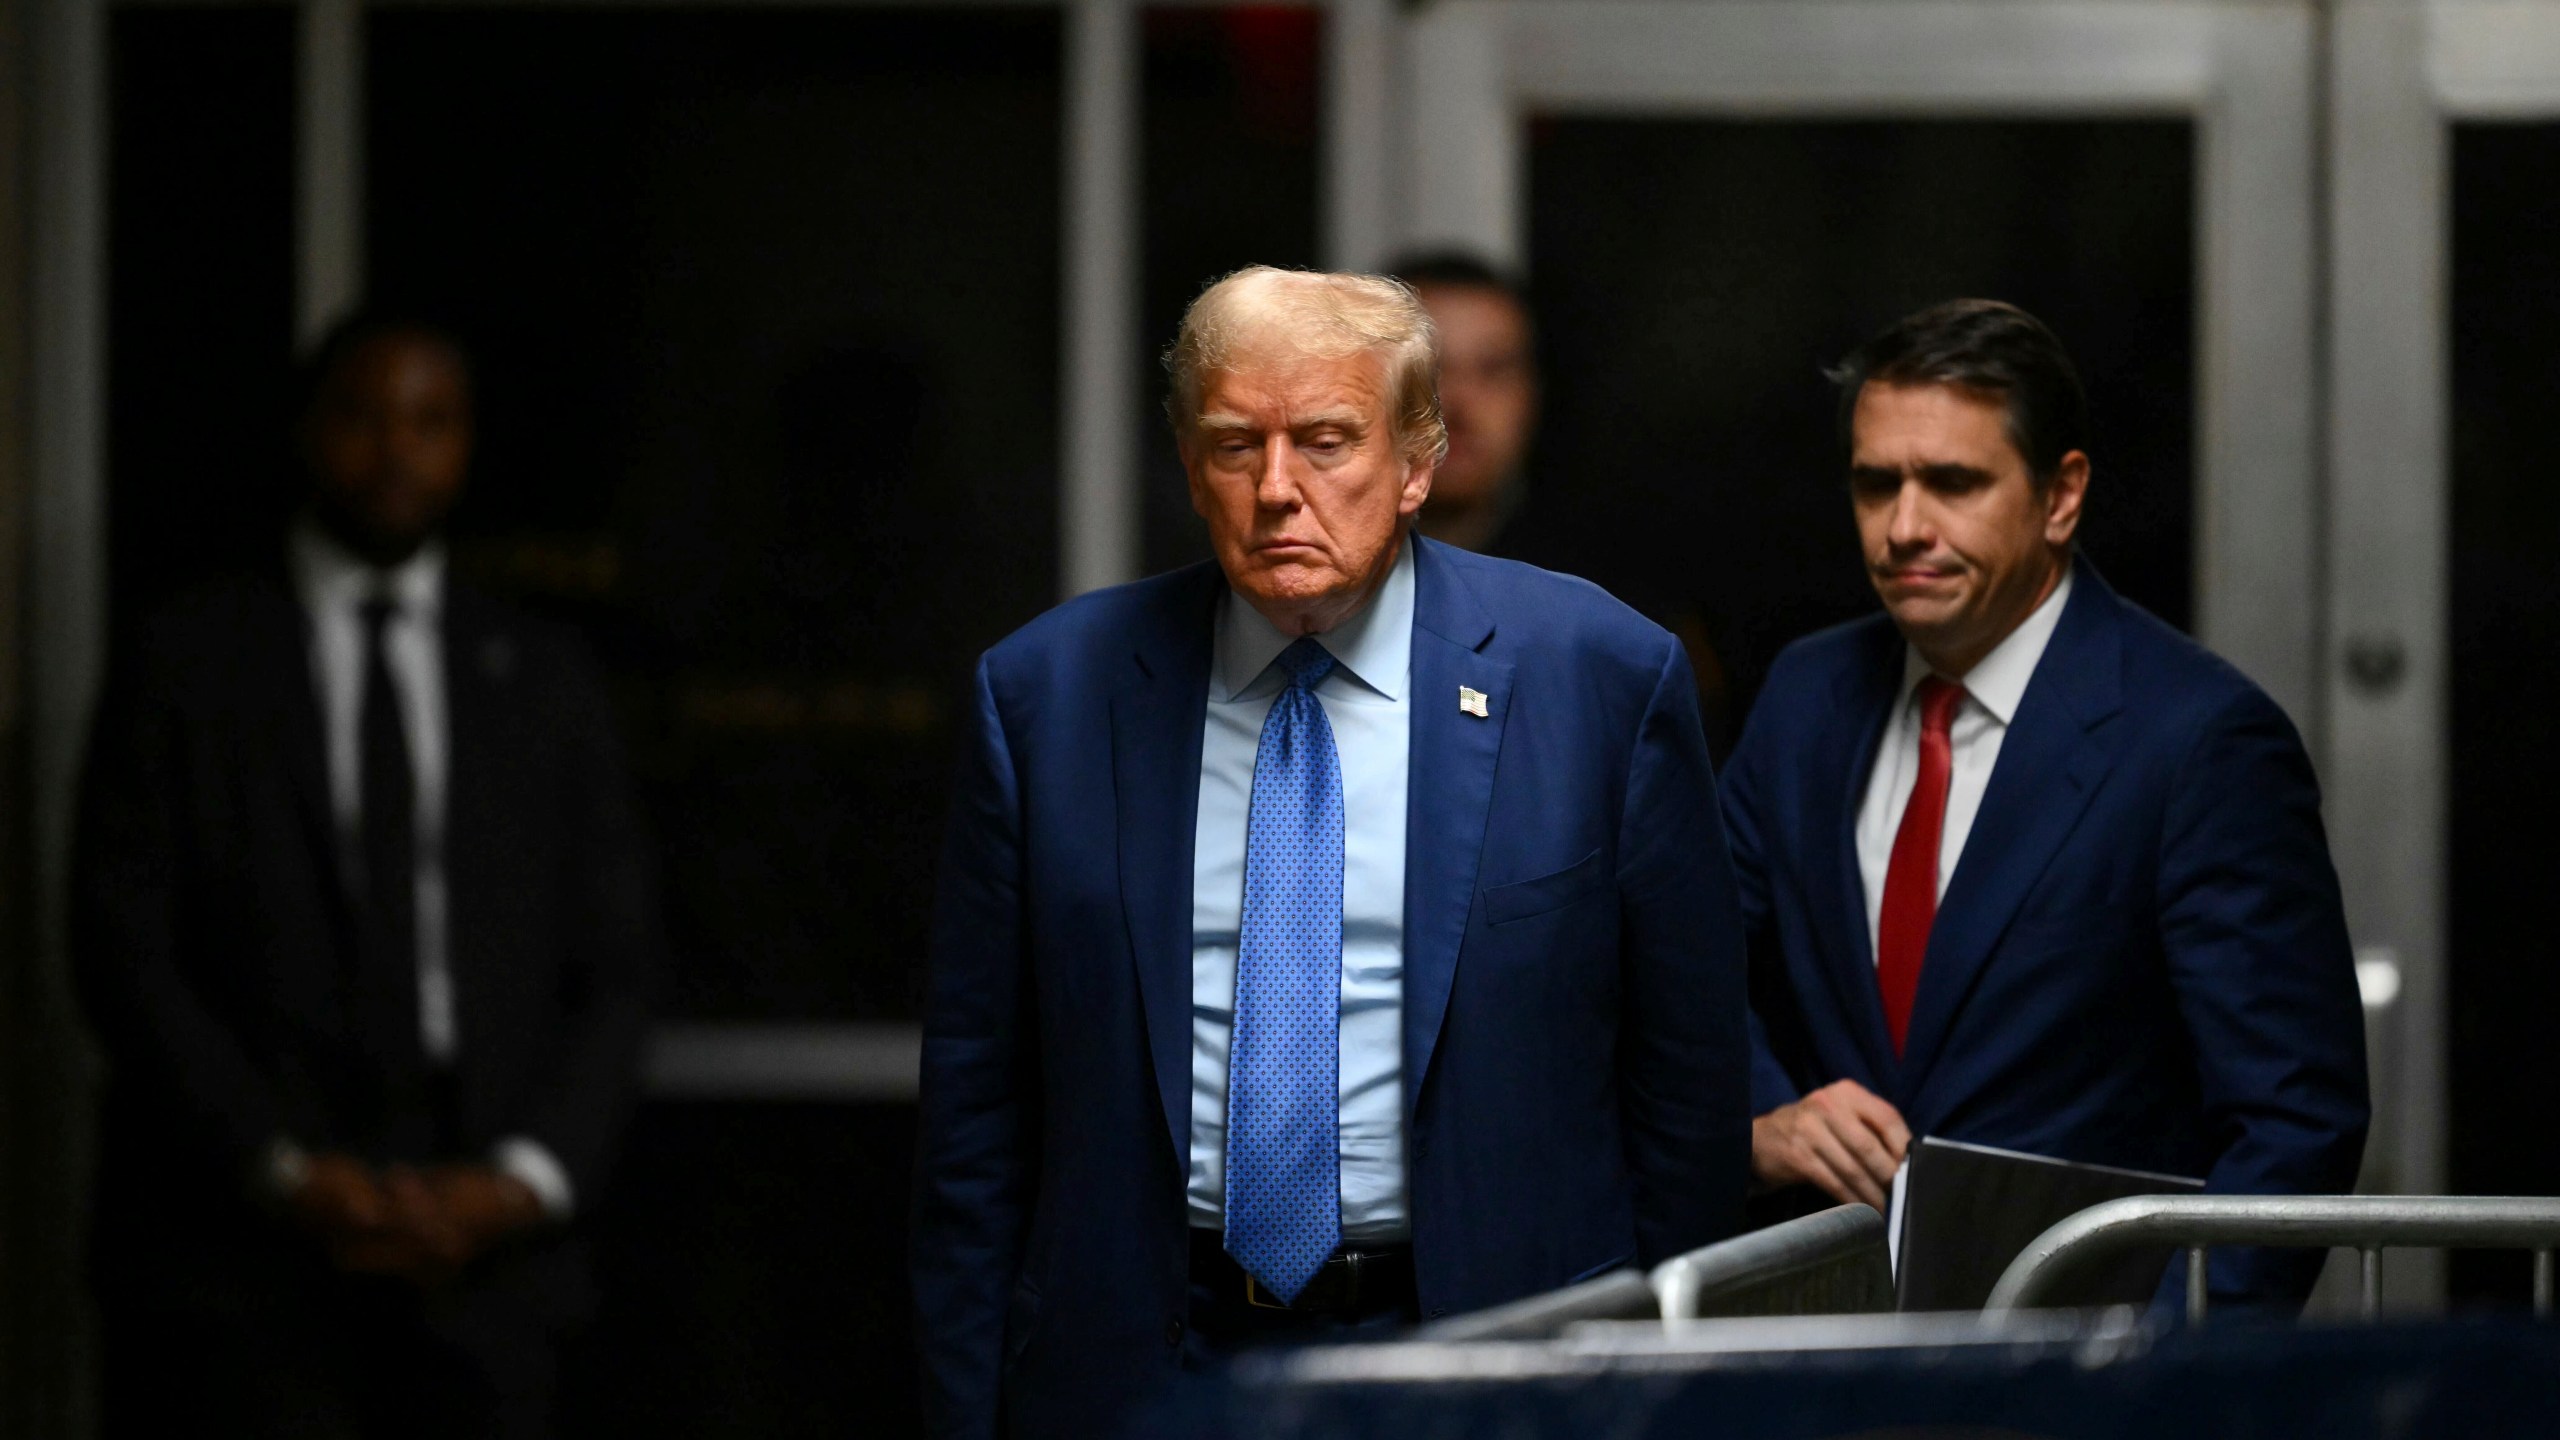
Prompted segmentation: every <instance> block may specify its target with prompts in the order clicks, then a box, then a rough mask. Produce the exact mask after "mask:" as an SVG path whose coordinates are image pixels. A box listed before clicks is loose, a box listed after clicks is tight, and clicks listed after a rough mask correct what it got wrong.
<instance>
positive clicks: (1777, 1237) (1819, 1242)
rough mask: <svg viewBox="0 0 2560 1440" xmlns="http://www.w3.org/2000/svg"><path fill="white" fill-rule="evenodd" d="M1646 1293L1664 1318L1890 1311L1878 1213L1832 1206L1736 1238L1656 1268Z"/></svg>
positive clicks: (1889, 1276) (1889, 1267) (1888, 1270)
mask: <svg viewBox="0 0 2560 1440" xmlns="http://www.w3.org/2000/svg"><path fill="white" fill-rule="evenodd" d="M1653 1291H1654V1294H1656V1295H1658V1296H1660V1297H1661V1300H1662V1318H1663V1319H1665V1320H1698V1319H1708V1318H1718V1317H1739V1316H1754V1315H1860V1314H1869V1313H1873V1312H1876V1311H1883V1310H1891V1309H1892V1308H1893V1262H1892V1259H1891V1257H1890V1252H1889V1251H1888V1250H1887V1249H1886V1246H1885V1229H1884V1217H1883V1216H1882V1215H1879V1214H1877V1213H1876V1212H1875V1211H1874V1210H1873V1209H1871V1208H1869V1207H1867V1206H1865V1205H1835V1206H1833V1207H1832V1208H1831V1209H1828V1210H1825V1211H1822V1212H1820V1213H1819V1214H1814V1215H1807V1216H1804V1217H1802V1218H1800V1219H1796V1220H1789V1221H1787V1222H1786V1223H1785V1224H1783V1225H1772V1226H1770V1227H1769V1228H1767V1229H1765V1230H1754V1231H1752V1232H1750V1233H1749V1234H1747V1235H1737V1236H1735V1237H1734V1238H1732V1239H1730V1240H1725V1241H1721V1242H1719V1243H1717V1244H1714V1245H1709V1246H1706V1247H1705V1248H1703V1249H1698V1250H1692V1251H1690V1252H1689V1253H1688V1254H1686V1255H1683V1256H1681V1257H1679V1258H1678V1259H1676V1260H1667V1261H1665V1262H1663V1263H1662V1264H1661V1265H1658V1266H1656V1267H1655V1268H1654V1272H1653Z"/></svg>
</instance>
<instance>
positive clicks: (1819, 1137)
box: [1751, 1080, 1911, 1210]
mask: <svg viewBox="0 0 2560 1440" xmlns="http://www.w3.org/2000/svg"><path fill="white" fill-rule="evenodd" d="M1910 1146H1911V1127H1909V1126H1907V1125H1905V1124H1903V1123H1902V1116H1901V1114H1900V1113H1899V1112H1897V1111H1896V1110H1895V1109H1894V1108H1893V1107H1892V1106H1891V1105H1889V1104H1886V1103H1885V1102H1884V1100H1882V1099H1881V1098H1879V1097H1878V1096H1877V1095H1876V1094H1875V1092H1874V1091H1871V1090H1869V1089H1867V1088H1866V1087H1865V1086H1863V1085H1860V1084H1859V1083H1858V1082H1857V1081H1855V1080H1835V1081H1833V1082H1832V1083H1830V1084H1828V1085H1825V1086H1823V1087H1822V1088H1821V1089H1819V1090H1816V1091H1814V1092H1813V1093H1812V1094H1810V1095H1807V1096H1806V1097H1804V1098H1803V1099H1801V1100H1798V1101H1797V1102H1795V1103H1794V1104H1792V1105H1781V1106H1779V1107H1778V1108H1777V1109H1775V1110H1772V1111H1770V1112H1769V1113H1768V1114H1766V1115H1763V1116H1761V1117H1759V1118H1758V1119H1756V1120H1753V1121H1752V1122H1751V1176H1752V1178H1753V1179H1755V1180H1758V1181H1759V1182H1760V1183H1762V1184H1764V1185H1770V1186H1779V1185H1799V1184H1812V1185H1815V1186H1818V1187H1820V1188H1821V1189H1822V1190H1824V1191H1825V1192H1827V1193H1828V1194H1830V1195H1831V1196H1832V1197H1833V1198H1834V1199H1837V1200H1840V1201H1843V1202H1854V1203H1857V1204H1862V1205H1872V1206H1874V1207H1875V1208H1876V1209H1878V1210H1882V1209H1884V1208H1885V1201H1886V1197H1887V1196H1888V1195H1889V1194H1890V1193H1891V1191H1892V1187H1893V1172H1894V1171H1895V1169H1896V1168H1898V1167H1899V1166H1900V1165H1901V1164H1902V1154H1903V1152H1904V1151H1905V1150H1907V1149H1909V1148H1910Z"/></svg>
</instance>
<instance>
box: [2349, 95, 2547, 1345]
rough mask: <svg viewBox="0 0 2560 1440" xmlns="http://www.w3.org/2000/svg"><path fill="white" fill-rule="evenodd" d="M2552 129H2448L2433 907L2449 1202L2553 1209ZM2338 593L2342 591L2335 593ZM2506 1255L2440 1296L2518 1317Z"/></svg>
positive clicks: (2479, 1262)
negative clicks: (2447, 759) (2448, 515)
mask: <svg viewBox="0 0 2560 1440" xmlns="http://www.w3.org/2000/svg"><path fill="white" fill-rule="evenodd" d="M2555 175H2560V125H2551V124H2541V125H2463V126H2458V127H2456V128H2455V130H2454V134H2453V177H2452V178H2453V235H2452V248H2453V308H2452V325H2451V330H2452V337H2453V356H2452V359H2453V405H2452V409H2451V412H2450V416H2449V419H2450V422H2451V429H2452V439H2453V457H2452V458H2453V527H2452V536H2451V540H2452V544H2451V556H2450V562H2449V563H2450V568H2451V573H2452V582H2453V583H2452V601H2453V603H2452V606H2451V623H2452V630H2453V633H2452V635H2451V636H2450V637H2449V640H2450V658H2451V668H2452V676H2453V682H2452V696H2451V702H2452V705H2451V708H2452V716H2453V734H2452V737H2451V744H2450V746H2449V747H2448V753H2449V754H2450V756H2451V759H2452V765H2451V769H2450V772H2449V775H2448V780H2449V782H2450V784H2449V788H2450V790H2451V792H2452V797H2453V806H2452V809H2453V813H2452V816H2451V825H2450V832H2451V839H2452V852H2451V854H2450V855H2449V856H2448V869H2447V878H2448V881H2449V886H2448V890H2447V894H2446V897H2445V898H2446V911H2447V914H2448V915H2449V916H2450V918H2451V929H2452V935H2451V956H2452V968H2451V973H2450V975H2449V977H2448V978H2449V982H2450V995H2449V999H2448V1009H2449V1012H2450V1014H2451V1016H2452V1022H2453V1023H2452V1033H2451V1034H2450V1035H2449V1036H2448V1037H2447V1046H2448V1051H2449V1054H2450V1059H2451V1070H2452V1074H2451V1079H2452V1099H2453V1107H2452V1108H2453V1134H2452V1137H2451V1139H2452V1158H2453V1188H2454V1189H2455V1190H2456V1191H2458V1192H2463V1193H2469V1194H2478V1195H2552V1194H2560V1150H2555V1148H2554V1147H2553V1146H2552V1145H2551V1144H2550V1143H2549V1142H2548V1141H2547V1140H2546V1139H2544V1138H2543V1132H2544V1129H2545V1127H2546V1126H2547V1125H2548V1124H2549V1123H2550V1116H2551V1109H2552V1102H2553V1100H2554V1099H2555V1097H2560V1046H2554V1045H2553V1044H2552V1042H2551V1031H2552V1024H2553V1020H2554V1017H2560V947H2555V946H2554V944H2553V940H2552V924H2551V915H2550V897H2551V881H2552V874H2551V842H2550V835H2551V824H2552V817H2553V816H2554V815H2555V814H2560V747H2555V746H2554V744H2553V742H2552V736H2553V733H2554V728H2555V721H2560V563H2555V562H2554V557H2553V544H2554V542H2555V540H2560V485H2555V484H2554V483H2553V482H2552V479H2551V476H2550V474H2549V472H2548V468H2547V465H2546V464H2545V463H2544V461H2545V457H2547V456H2548V455H2549V453H2550V437H2551V425H2552V416H2553V414H2554V413H2555V401H2560V349H2555V348H2554V346H2553V337H2554V336H2555V335H2560V271H2555V268H2554V264H2553V257H2555V256H2560V192H2555V191H2554V189H2553V187H2552V183H2551V181H2552V177H2553V176H2555ZM2349 583H2351V582H2349ZM2529 1273H2530V1272H2529V1270H2528V1268H2527V1267H2526V1266H2525V1265H2524V1264H2523V1262H2522V1261H2521V1260H2520V1259H2519V1258H2518V1257H2516V1256H2513V1255H2461V1254H2457V1255H2456V1256H2455V1257H2454V1259H2453V1269H2452V1275H2453V1280H2454V1284H2455V1287H2456V1293H2457V1294H2461V1295H2466V1296H2470V1297H2475V1298H2496V1299H2500V1300H2503V1301H2506V1302H2508V1303H2512V1304H2521V1303H2523V1301H2524V1300H2525V1298H2526V1296H2527V1294H2528V1291H2529V1288H2530V1286H2529V1281H2528V1278H2527V1277H2528V1275H2529Z"/></svg>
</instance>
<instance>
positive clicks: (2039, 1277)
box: [1983, 1195, 2560, 1323]
mask: <svg viewBox="0 0 2560 1440" xmlns="http://www.w3.org/2000/svg"><path fill="white" fill-rule="evenodd" d="M2215 1245H2277V1246H2291V1247H2300V1248H2316V1249H2328V1248H2330V1247H2332V1246H2343V1247H2348V1248H2352V1249H2355V1250H2357V1251H2359V1252H2361V1254H2362V1256H2363V1261H2364V1264H2363V1270H2364V1314H2365V1316H2366V1318H2368V1319H2370V1318H2372V1317H2373V1316H2375V1315H2376V1314H2378V1313H2380V1311H2381V1308H2382V1252H2383V1251H2384V1250H2385V1249H2388V1248H2392V1247H2403V1248H2406V1247H2425V1248H2430V1249H2444V1250H2530V1251H2532V1252H2533V1311H2534V1313H2535V1314H2536V1315H2539V1316H2545V1317H2547V1316H2549V1315H2550V1314H2551V1305H2552V1293H2551V1292H2552V1252H2553V1251H2554V1250H2555V1249H2560V1199H2540V1198H2519V1197H2506V1196H2491V1195H2136V1196H2133V1197H2132V1198H2130V1199H2125V1200H2110V1201H2108V1202H2107V1203H2105V1204H2103V1205H2095V1206H2091V1207H2090V1208H2089V1209H2086V1210H2083V1211H2081V1212H2080V1213H2079V1214H2077V1215H2074V1216H2072V1217H2071V1218H2069V1219H2067V1220H2064V1221H2062V1222H2061V1223H2060V1224H2057V1225H2055V1226H2054V1227H2053V1228H2052V1229H2050V1230H2047V1231H2045V1232H2044V1233H2043V1234H2042V1235H2039V1236H2037V1237H2036V1238H2035V1240H2034V1242H2033V1243H2031V1244H2029V1245H2028V1246H2027V1248H2026V1249H2024V1250H2022V1251H2020V1252H2018V1258H2017V1259H2016V1260H2014V1261H2012V1262H2010V1265H2009V1268H2008V1271H2007V1272H2006V1273H2004V1274H2003V1275H2001V1277H2000V1283H1999V1284H1998V1285H1996V1286H1994V1287H1992V1291H1991V1298H1990V1299H1989V1300H1988V1301H1986V1302H1984V1305H1983V1310H1984V1312H1985V1313H1998V1312H2003V1311H2011V1310H2025V1309H2033V1308H2036V1307H2038V1306H2039V1305H2041V1304H2044V1303H2046V1302H2047V1301H2048V1300H2049V1299H2050V1298H2051V1296H2052V1294H2053V1293H2054V1291H2056V1290H2057V1289H2059V1288H2060V1287H2061V1286H2062V1285H2063V1284H2064V1283H2066V1280H2067V1277H2068V1276H2069V1275H2070V1274H2071V1272H2073V1271H2075V1270H2077V1269H2078V1268H2079V1267H2080V1266H2081V1265H2083V1264H2084V1263H2086V1262H2088V1261H2090V1260H2092V1259H2094V1258H2096V1257H2099V1256H2102V1255H2107V1254H2110V1253H2116V1252H2121V1251H2124V1250H2128V1249H2134V1248H2138V1247H2143V1246H2167V1247H2170V1248H2173V1249H2183V1250H2185V1251H2186V1252H2187V1319H2188V1321H2189V1322H2190V1323H2194V1322H2198V1321H2201V1320H2203V1319H2204V1317H2205V1251H2206V1250H2207V1249H2208V1248H2209V1247H2211V1246H2215Z"/></svg>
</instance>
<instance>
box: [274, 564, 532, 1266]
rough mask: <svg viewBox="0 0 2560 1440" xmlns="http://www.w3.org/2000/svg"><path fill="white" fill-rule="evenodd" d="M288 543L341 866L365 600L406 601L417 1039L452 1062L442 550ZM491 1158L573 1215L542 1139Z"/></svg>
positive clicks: (349, 830) (401, 686)
mask: <svg viewBox="0 0 2560 1440" xmlns="http://www.w3.org/2000/svg"><path fill="white" fill-rule="evenodd" d="M288 551H289V554H290V556H291V560H292V567H293V579H294V586H295V589H296V590H297V591H298V592H299V594H300V596H301V599H302V608H303V611H304V613H305V614H307V615H308V616H309V617H310V621H311V679H312V683H313V685H314V686H315V687H316V689H317V691H318V694H319V699H320V719H321V725H322V731H323V734H324V735H325V736H326V739H327V745H328V760H329V800H330V810H331V813H332V814H333V815H334V816H335V818H336V820H337V823H338V835H339V841H340V844H341V846H342V847H343V849H342V853H341V856H340V863H342V864H344V863H347V862H348V861H349V860H350V859H351V858H352V857H353V855H354V854H355V850H356V847H357V845H358V843H359V842H358V840H357V834H358V831H359V828H360V826H361V824H362V821H363V804H364V778H363V777H364V756H363V753H362V748H363V715H362V713H361V712H362V711H363V709H364V662H365V654H364V648H365V636H364V605H365V602H366V601H368V600H371V599H374V598H376V597H377V596H379V597H381V598H384V599H388V600H390V601H392V602H393V603H394V604H395V606H396V607H397V608H396V609H395V610H394V611H393V613H392V616H391V618H390V620H389V621H388V622H387V623H386V624H385V625H384V627H383V633H382V648H383V663H384V664H385V665H386V666H387V667H388V668H389V669H390V671H391V688H392V690H393V692H394V693H395V694H397V695H398V696H399V699H400V720H401V731H402V734H403V735H404V737H405V738H406V739H407V740H408V743H409V765H410V769H411V772H412V775H413V777H414V779H415V782H416V787H417V788H416V795H417V805H416V807H415V810H416V815H417V831H418V834H417V864H418V876H417V887H418V889H417V936H418V1042H419V1044H420V1045H421V1046H422V1047H423V1048H424V1049H425V1051H426V1054H427V1058H428V1060H429V1061H431V1062H432V1063H434V1064H436V1065H439V1066H443V1065H450V1064H452V1063H453V1057H454V1052H455V1049H456V1048H457V1046H458V1045H459V1044H460V1043H461V1037H460V1035H459V1034H458V1033H457V1032H456V1028H455V1013H454V997H453V970H452V967H451V965H450V964H449V962H448V953H449V952H448V946H447V940H446V929H445V926H446V920H447V911H446V905H445V874H444V814H445V780H446V776H447V775H448V774H449V773H450V765H451V756H452V735H453V726H452V723H451V719H450V717H449V715H448V713H447V711H446V709H445V673H444V643H443V637H444V624H443V621H444V551H443V550H442V549H441V548H440V547H438V546H436V545H433V544H430V545H428V546H427V547H426V548H424V549H422V550H420V551H419V552H418V553H417V554H416V555H414V556H412V557H411V558H410V559H409V560H407V561H406V562H404V563H402V564H400V565H398V566H396V567H394V568H392V569H389V570H381V569H376V568H375V567H373V566H372V565H369V564H367V563H366V562H364V561H363V560H361V559H359V558H357V557H356V556H355V555H353V554H350V553H349V552H348V551H347V550H346V548H345V547H343V546H341V545H339V544H338V543H337V542H335V541H333V540H331V539H330V538H329V537H328V536H327V535H325V534H323V533H322V532H321V531H320V529H319V527H318V526H316V525H313V524H312V523H310V522H309V521H308V520H305V521H304V522H302V523H300V524H298V525H296V526H295V527H294V529H293V534H292V538H291V540H290V543H289V546H288ZM493 1158H494V1159H495V1161H496V1163H497V1165H498V1166H499V1168H500V1169H503V1170H505V1171H506V1172H507V1173H508V1174H511V1175H513V1176H515V1177H516V1178H517V1179H518V1180H521V1181H523V1182H524V1184H525V1186H526V1188H528V1189H530V1190H532V1191H533V1193H534V1194H535V1196H537V1197H538V1198H540V1200H541V1201H542V1208H543V1210H544V1211H545V1212H546V1213H548V1214H550V1215H552V1216H554V1217H566V1216H567V1215H568V1213H569V1211H570V1208H571V1206H572V1202H573V1197H572V1195H571V1192H570V1189H569V1173H568V1171H567V1170H565V1169H563V1168H562V1167H561V1165H560V1162H559V1160H558V1159H557V1158H556V1157H555V1156H553V1155H552V1154H551V1152H550V1150H549V1149H548V1148H547V1147H546V1146H544V1145H543V1144H542V1143H541V1142H539V1141H537V1140H533V1139H531V1138H529V1137H525V1136H511V1137H509V1138H507V1139H505V1140H503V1141H500V1142H499V1144H498V1146H497V1148H496V1151H495V1154H494V1157H493Z"/></svg>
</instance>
